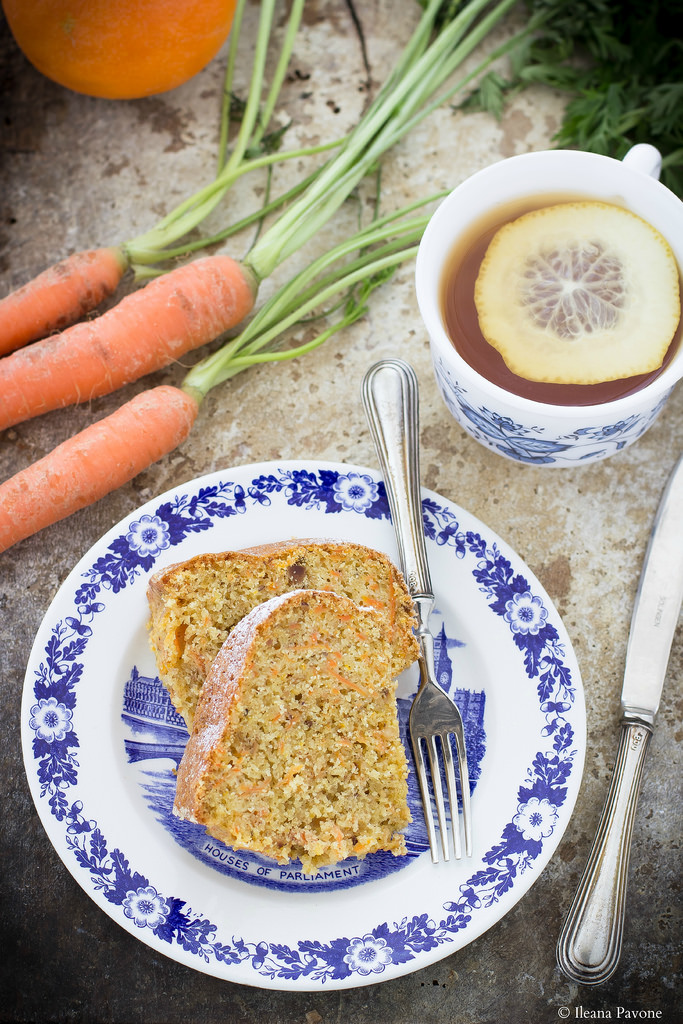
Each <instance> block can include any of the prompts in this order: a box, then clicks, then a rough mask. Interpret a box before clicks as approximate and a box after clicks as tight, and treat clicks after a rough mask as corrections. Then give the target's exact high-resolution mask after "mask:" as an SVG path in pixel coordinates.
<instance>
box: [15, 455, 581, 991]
mask: <svg viewBox="0 0 683 1024" xmlns="http://www.w3.org/2000/svg"><path fill="white" fill-rule="evenodd" d="M278 494H279V495H282V496H284V497H285V499H286V502H287V504H288V505H293V506H297V507H299V508H301V509H312V510H318V511H323V512H325V513H330V514H340V513H344V512H347V513H351V514H357V515H362V516H366V517H367V518H370V519H388V518H389V506H388V502H387V497H386V493H385V491H384V486H383V484H382V483H381V481H379V482H378V481H376V480H374V479H373V477H372V476H370V475H369V474H365V473H362V472H356V471H349V472H347V473H343V472H339V471H338V470H333V469H325V468H319V469H318V470H317V471H315V470H311V469H297V468H295V469H287V470H281V469H280V470H278V471H277V472H272V473H268V474H265V475H264V474H262V475H260V476H257V477H255V478H254V479H253V480H252V481H251V483H250V484H249V485H248V486H247V487H246V489H245V488H244V487H243V486H242V485H241V484H239V483H235V482H230V481H226V482H221V481H219V482H216V483H211V484H209V485H207V486H201V487H199V489H198V490H197V492H196V493H192V494H180V495H176V496H174V497H173V498H172V499H170V500H167V501H164V502H162V503H161V504H160V505H159V506H158V507H157V508H156V510H155V511H154V512H153V513H152V514H144V515H141V516H140V517H139V519H137V520H135V521H134V522H132V523H131V524H130V525H129V527H128V530H127V532H126V533H122V534H120V535H119V536H117V537H116V538H115V539H114V540H113V541H112V542H111V543H110V544H109V545H108V548H107V553H106V554H104V555H102V556H101V557H99V558H97V559H96V560H95V562H94V563H93V564H92V565H91V566H90V567H89V568H88V569H87V570H86V571H85V572H84V573H83V574H82V575H83V580H84V581H83V582H82V583H81V585H80V586H79V587H78V588H77V590H76V593H75V597H74V605H75V610H76V614H75V615H73V616H67V617H66V618H64V619H63V620H60V621H58V622H57V623H56V624H55V625H54V627H53V629H52V632H51V635H50V638H49V641H48V643H47V644H46V647H45V660H44V661H42V662H41V664H40V665H39V667H38V668H37V669H36V671H35V682H34V684H33V693H34V696H35V704H33V705H32V707H31V708H30V721H29V724H30V727H31V729H32V730H33V734H34V735H33V756H34V759H35V761H36V762H37V778H38V782H39V784H40V796H41V798H43V799H46V800H47V802H48V805H49V809H50V813H51V814H52V815H53V816H54V818H55V819H56V820H57V821H59V822H64V823H65V827H66V842H67V846H68V848H69V849H70V850H71V851H72V852H73V854H74V857H75V858H76V861H77V863H78V865H80V867H82V868H83V869H84V870H85V871H88V872H89V873H90V879H91V883H92V885H93V886H94V888H95V890H96V891H100V892H101V893H102V894H103V896H104V898H105V899H106V900H108V901H109V903H111V904H113V905H116V906H120V907H121V908H122V911H123V914H124V916H125V918H127V919H128V920H129V921H131V922H133V923H134V924H135V926H136V927H137V928H139V929H141V930H145V929H150V930H151V931H152V932H153V933H154V935H155V936H157V938H158V939H160V940H162V941H163V942H167V943H169V944H170V945H172V944H174V943H175V944H177V945H178V946H180V947H181V948H182V949H183V950H184V951H186V952H188V953H190V954H193V955H195V956H197V957H199V958H200V959H201V960H202V961H203V962H204V963H206V964H209V963H211V962H212V961H214V962H216V963H221V964H226V965H231V964H232V965H236V964H241V965H244V966H250V967H251V968H252V969H253V970H254V972H256V974H257V975H259V976H261V977H264V978H266V977H267V978H269V979H271V980H273V979H280V980H282V981H287V982H292V981H297V980H302V979H306V980H309V981H315V982H322V983H324V982H325V981H326V980H331V981H339V980H343V979H345V978H349V977H350V976H351V975H352V974H356V975H357V976H358V978H359V981H361V980H363V979H364V980H380V975H381V974H382V973H383V972H384V971H385V970H386V969H387V967H388V966H389V965H391V964H405V963H407V962H409V961H410V960H412V959H414V958H415V957H416V956H417V955H418V954H420V953H423V952H425V951H429V950H433V949H435V948H436V947H438V946H440V945H442V944H445V943H448V942H451V941H453V937H454V936H455V935H456V934H457V933H458V932H459V931H461V930H462V929H464V928H465V927H466V926H467V924H468V923H469V922H470V920H471V919H472V915H473V914H475V913H476V912H477V910H479V909H481V908H483V907H490V906H492V905H493V904H494V903H496V902H498V900H499V899H500V898H501V896H503V894H504V893H506V892H507V891H508V890H509V889H511V887H512V886H513V885H514V883H515V879H516V878H518V876H520V875H521V874H522V873H523V872H525V871H526V870H527V868H529V867H530V866H531V865H532V863H533V861H534V860H535V859H536V858H537V857H538V856H539V854H540V853H541V851H542V849H543V844H544V841H545V840H547V839H548V838H549V837H550V836H551V835H552V833H553V831H554V829H555V826H556V823H557V821H558V817H559V815H558V808H559V807H561V806H562V804H563V803H564V801H565V799H566V796H567V783H568V780H569V778H570V776H571V773H572V770H573V767H574V761H575V756H576V751H575V750H574V749H573V747H572V744H573V741H574V731H573V729H572V726H571V724H570V722H569V720H568V719H567V717H566V716H567V712H569V711H570V709H571V707H572V705H573V703H574V699H575V695H576V691H575V686H574V684H573V681H572V678H571V671H570V669H569V668H568V666H567V665H566V664H565V662H564V647H563V644H562V643H561V642H560V640H559V634H558V632H557V629H556V628H555V626H554V625H553V624H552V623H551V622H549V621H548V611H547V609H546V608H545V606H544V604H543V601H542V599H541V598H540V597H538V596H537V595H534V594H532V592H531V590H530V588H529V585H528V583H527V581H526V579H525V578H524V576H523V575H521V574H520V573H515V572H514V570H513V568H512V565H511V564H510V562H509V560H508V559H507V558H505V557H504V556H503V554H502V553H501V552H500V550H499V549H498V547H497V545H496V544H495V543H494V544H492V545H487V543H486V541H485V539H484V538H483V537H482V536H481V535H480V534H478V533H475V532H472V531H464V532H463V531H462V530H461V529H460V527H459V523H458V521H457V518H456V516H455V515H454V513H453V512H452V511H451V510H450V509H448V508H446V507H444V506H442V505H441V504H439V503H438V502H437V501H435V500H434V499H433V498H427V499H425V500H424V501H423V517H424V524H425V531H426V534H427V536H428V537H429V538H430V539H431V540H432V541H434V542H435V543H436V544H437V545H439V546H443V547H447V548H450V549H451V550H452V551H453V553H454V555H455V557H456V558H459V559H464V558H466V557H471V558H473V559H474V563H475V564H474V568H473V569H472V576H473V578H474V580H475V581H476V582H477V584H478V586H479V590H480V591H481V592H482V593H484V594H485V595H486V597H487V599H488V607H489V608H490V609H491V610H492V611H493V612H494V613H495V614H496V615H499V616H500V617H501V618H502V619H503V620H504V621H505V622H506V623H507V624H508V626H509V628H510V630H511V633H512V637H513V642H514V644H515V646H516V647H517V648H518V650H519V652H520V657H522V658H523V664H524V669H525V672H526V674H527V676H528V678H529V679H530V680H533V681H535V683H536V691H537V696H538V701H539V705H540V709H541V712H542V714H543V716H544V719H545V727H544V728H543V731H542V735H543V737H545V738H547V739H548V743H549V749H547V750H545V751H539V752H538V753H537V754H536V755H535V757H534V759H533V761H532V764H531V765H530V766H529V767H528V769H527V774H526V779H525V780H524V782H523V783H522V785H520V787H519V790H518V807H517V813H516V814H515V815H514V816H513V817H512V820H511V821H509V822H508V823H507V824H506V826H505V828H504V829H503V832H502V834H501V836H500V839H499V841H498V842H497V843H496V845H494V846H493V847H492V848H491V849H490V850H489V851H488V852H487V853H486V854H485V855H484V857H483V862H484V865H485V866H484V868H483V869H481V870H479V871H476V872H475V873H474V874H473V875H472V876H471V877H470V878H468V879H467V881H466V882H465V883H463V884H461V885H460V888H459V896H458V898H457V899H456V900H449V901H448V902H446V903H445V904H443V910H444V911H445V915H444V916H443V917H442V918H441V920H439V921H435V920H432V919H430V918H429V917H428V915H427V914H421V915H416V916H414V917H412V918H410V919H408V918H404V919H403V920H402V921H399V922H395V923H394V924H393V925H392V924H389V923H387V922H385V923H383V924H379V925H377V927H375V928H373V929H372V931H371V932H369V933H367V934H365V935H356V936H348V937H347V936H342V937H339V938H336V939H333V940H332V941H331V942H327V943H324V942H320V941H317V940H311V941H305V940H303V941H299V942H298V943H297V945H296V948H294V947H290V946H288V945H284V944H279V943H269V942H265V941H262V942H245V941H244V940H242V939H241V938H239V937H237V938H235V937H233V938H232V940H231V941H230V942H227V943H224V942H221V941H219V940H218V939H217V938H216V932H217V928H216V926H215V925H213V924H212V923H211V921H209V920H208V919H206V918H204V917H201V916H199V915H197V914H196V913H195V912H194V911H193V910H192V909H191V908H189V907H188V906H187V903H186V902H185V901H184V900H182V899H180V898H178V897H175V896H169V895H165V894H163V893H160V892H158V891H157V890H156V889H155V887H154V886H153V885H151V883H150V880H149V879H148V878H147V877H146V876H144V875H143V874H141V873H140V872H138V871H136V870H135V869H134V868H133V867H132V866H131V865H130V864H129V862H128V860H127V858H126V857H125V855H124V853H123V852H122V851H121V850H119V849H116V848H114V849H109V846H108V844H107V840H106V837H105V836H104V835H103V834H102V832H101V831H100V829H99V827H98V825H97V822H96V821H94V820H91V819H89V818H88V817H87V813H86V809H85V808H84V807H83V804H82V801H80V800H78V799H73V794H72V795H69V791H70V790H71V789H72V787H74V786H76V784H77V780H78V768H79V764H78V758H77V751H78V747H79V741H78V736H77V734H76V732H75V730H74V726H73V713H74V709H75V707H76V699H77V697H76V689H77V686H78V683H79V681H80V679H81V677H82V675H83V662H82V660H81V658H82V655H83V653H84V651H85V649H86V647H87V644H88V640H89V638H90V636H91V635H92V627H91V625H90V624H91V623H92V622H93V619H94V618H95V616H96V615H97V614H98V613H99V612H101V611H102V610H103V609H104V607H105V605H104V603H103V601H102V600H101V598H102V597H103V592H106V591H111V592H112V593H114V594H117V593H119V592H120V591H122V590H124V589H125V587H126V586H128V585H129V584H130V583H131V582H132V581H133V580H134V579H135V578H136V577H137V576H139V575H140V574H141V573H147V572H149V571H150V570H151V569H152V568H153V566H154V563H155V561H156V559H157V558H158V556H159V555H160V554H161V552H162V551H165V550H166V549H168V548H170V547H173V546H174V545H177V544H179V543H180V542H181V541H182V540H183V539H184V538H186V537H187V536H188V535H189V534H192V533H199V532H202V531H205V530H209V529H211V528H212V527H213V526H214V525H215V522H216V521H217V520H220V519H226V518H229V517H231V516H236V515H240V514H243V513H245V512H246V511H247V509H248V508H249V507H250V506H254V505H256V504H261V505H270V504H271V501H272V498H271V496H272V495H278ZM141 938H142V936H141Z"/></svg>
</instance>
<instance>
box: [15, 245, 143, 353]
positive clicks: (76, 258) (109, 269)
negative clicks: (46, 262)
mask: <svg viewBox="0 0 683 1024" xmlns="http://www.w3.org/2000/svg"><path fill="white" fill-rule="evenodd" d="M127 266H128V261H127V259H126V257H125V256H124V254H123V252H122V250H121V249H117V248H114V247H110V248H107V249H88V250H86V251H85V252H77V253H74V254H73V255H72V256H68V257H67V258H66V259H64V260H61V261H60V262H59V263H55V265H54V266H52V267H49V268H48V269H47V270H44V271H43V273H42V274H39V275H38V276H37V277H35V278H34V279H33V280H32V281H29V282H28V284H25V285H24V286H23V287H22V288H18V289H17V290H16V291H14V292H12V293H11V294H10V295H8V296H7V297H6V298H5V299H3V300H2V301H1V302H0V356H4V355H6V354H7V353H8V352H13V351H14V349H17V348H21V346H22V345H25V344H26V343H27V342H29V341H34V340H35V339H36V338H43V337H45V335H46V334H49V333H50V332H51V331H54V330H58V331H60V330H62V329H63V328H64V327H68V326H69V324H73V323H75V322H76V320H80V318H81V317H82V316H84V315H85V314H86V313H89V312H90V310H92V309H95V307H96V306H99V304H100V303H101V302H102V301H103V300H104V299H105V298H107V296H109V295H112V294H113V292H115V291H116V289H117V287H118V285H119V283H120V281H121V278H122V277H123V275H124V273H125V270H126V267H127Z"/></svg>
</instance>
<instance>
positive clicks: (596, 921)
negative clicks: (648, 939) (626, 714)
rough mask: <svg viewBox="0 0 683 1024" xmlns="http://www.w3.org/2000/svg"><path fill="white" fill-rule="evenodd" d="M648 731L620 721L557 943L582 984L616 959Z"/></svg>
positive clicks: (593, 981)
mask: <svg viewBox="0 0 683 1024" xmlns="http://www.w3.org/2000/svg"><path fill="white" fill-rule="evenodd" d="M651 735H652V729H651V727H650V726H649V725H646V724H645V723H644V722H638V721H628V720H626V719H625V720H623V721H622V723H621V733H620V736H619V749H618V751H617V759H616V762H615V764H614V773H613V775H612V781H611V784H610V787H609V791H608V793H607V798H606V800H605V806H604V808H603V811H602V815H601V817H600V823H599V824H598V829H597V833H596V836H595V839H594V841H593V846H592V848H591V852H590V854H589V857H588V862H587V864H586V867H585V869H584V873H583V876H582V878H581V881H580V882H579V886H578V889H577V891H576V895H575V896H574V901H573V903H572V905H571V907H570V909H569V913H568V914H567V919H566V921H565V923H564V925H563V927H562V931H561V933H560V937H559V940H558V943H557V962H558V965H559V967H560V969H561V970H562V972H563V974H565V975H566V976H567V977H568V978H570V979H571V980H572V981H577V982H579V983H580V984H582V985H599V984H601V983H602V982H603V981H607V979H608V978H610V977H611V976H612V974H614V971H615V970H616V967H617V964H618V963H619V957H620V955H621V942H622V935H623V930H624V910H625V904H626V879H627V874H628V865H629V860H630V853H631V838H632V835H633V824H634V820H635V814H636V807H637V804H638V796H639V794H640V786H641V781H642V775H643V765H644V763H645V755H646V754H647V749H648V746H649V744H650V737H651Z"/></svg>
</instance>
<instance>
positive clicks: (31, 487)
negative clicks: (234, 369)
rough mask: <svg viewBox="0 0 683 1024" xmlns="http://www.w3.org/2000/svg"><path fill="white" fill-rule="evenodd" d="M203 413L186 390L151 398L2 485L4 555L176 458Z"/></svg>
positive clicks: (0, 545) (138, 400)
mask: <svg viewBox="0 0 683 1024" xmlns="http://www.w3.org/2000/svg"><path fill="white" fill-rule="evenodd" d="M198 409H199V406H198V404H197V401H196V399H195V398H194V397H193V396H191V395H189V394H187V393H186V392H185V391H181V390H180V388H174V387H170V386H168V385H161V386H160V387H157V388H152V389H151V390H149V391H144V392H142V394H140V395H137V396H136V397H135V398H132V399H131V400H130V401H129V402H127V403H126V404H125V405H123V406H122V407H121V408H120V409H117V411H116V412H114V413H112V414H111V415H110V416H106V417H105V418H104V419H101V420H98V421H97V423H92V424H91V425H90V426H89V427H86V429H85V430H82V431H81V432H80V433H79V434H76V436H75V437H72V438H69V440H67V441H64V442H63V443H62V444H60V445H58V447H57V448H55V449H54V451H52V452H50V453H49V454H48V455H46V456H45V457H44V458H42V459H40V460H39V461H38V462H34V463H33V465H31V466H27V468H26V469H23V470H21V471H20V472H19V473H17V474H15V476H13V477H11V478H10V479H9V480H6V481H5V482H4V483H3V484H0V551H5V550H6V549H7V548H9V547H11V546H12V545H13V544H16V543H17V542H18V541H20V540H23V539H24V538H25V537H30V536H31V535H32V534H34V533H37V532H38V530H42V529H43V528H44V527H46V526H50V525H51V524H52V523H56V522H58V521H59V520H60V519H64V518H65V517H66V516H69V515H71V514H72V512H76V511H77V510H78V509H81V508H85V507H86V506H87V505H91V504H92V503H93V502H95V501H97V500H98V499H99V498H102V497H104V495H105V494H109V492H110V491H114V490H116V488H117V487H122V486H123V484H124V483H126V482H127V481H128V480H132V478H133V477H134V476H136V475H137V474H138V473H140V472H142V470H143V469H147V467H148V466H150V465H151V464H152V463H153V462H155V461H156V460H157V459H160V458H161V457H162V455H166V454H167V453H168V452H170V451H173V449H174V448H176V447H177V446H178V445H179V444H181V442H182V441H184V440H185V438H186V437H187V436H188V434H189V433H190V430H191V429H192V425H193V423H194V421H195V419H196V417H197V412H198Z"/></svg>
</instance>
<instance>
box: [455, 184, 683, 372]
mask: <svg viewBox="0 0 683 1024" xmlns="http://www.w3.org/2000/svg"><path fill="white" fill-rule="evenodd" d="M474 298H475V304H476V307H477V314H478V317H479V324H480V327H481V331H482V334H483V335H484V337H485V338H486V340H487V341H488V342H489V343H490V344H491V345H493V347H494V348H496V349H497V350H498V351H499V352H500V354H501V355H502V357H503V359H504V360H505V363H506V364H507V366H508V368H509V369H510V370H512V372H513V373H516V374H517V375H518V376H520V377H525V378H527V379H528V380H535V381H546V382H552V383H561V384H597V383H599V382H600V381H607V380H619V379H621V378H622V377H632V376H635V375H636V374H641V373H650V372H652V371H654V370H656V369H657V368H658V367H659V366H661V363H662V360H663V359H664V356H665V355H666V351H667V349H668V347H669V345H670V344H671V340H672V338H673V336H674V334H675V332H676V327H677V325H678V322H679V319H680V315H681V307H680V295H679V284H678V268H677V266H676V261H675V259H674V256H673V253H672V252H671V249H670V247H669V245H668V243H667V242H666V240H665V239H664V238H663V237H662V236H661V235H660V234H659V232H658V231H656V230H655V229H654V228H653V227H651V225H649V224H648V223H647V222H646V221H644V220H642V218H640V217H638V216H636V214H633V213H630V212H629V211H628V210H624V209H623V208H622V207H620V206H614V205H612V204H610V203H602V202H592V201H590V202H573V203H560V204H558V205H556V206H547V207H545V208H543V209H541V210H535V211H533V212H531V213H527V214H524V215H523V216H521V217H519V218H517V220H514V221H511V222H510V223H509V224H505V225H504V226H503V227H502V228H500V229H499V230H498V231H497V232H496V234H495V235H494V237H493V239H492V240H491V243H490V245H489V247H488V249H487V250H486V254H485V256H484V259H483V261H482V265H481V269H480V271H479V276H478V277H477V282H476V285H475V292H474Z"/></svg>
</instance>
